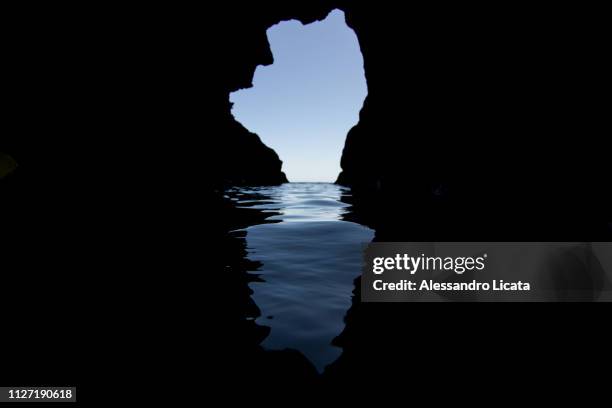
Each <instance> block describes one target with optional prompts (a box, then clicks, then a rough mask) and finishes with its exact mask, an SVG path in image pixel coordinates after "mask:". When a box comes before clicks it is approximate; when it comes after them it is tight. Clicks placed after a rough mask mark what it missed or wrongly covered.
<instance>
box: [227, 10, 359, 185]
mask: <svg viewBox="0 0 612 408" xmlns="http://www.w3.org/2000/svg"><path fill="white" fill-rule="evenodd" d="M267 37H268V42H269V44H270V49H271V51H272V55H273V57H274V62H273V63H272V64H271V65H268V66H261V65H260V66H258V67H257V69H256V71H255V75H254V78H253V83H252V86H251V87H250V88H247V89H241V90H238V91H236V92H233V93H231V94H230V101H231V102H232V104H233V105H232V114H233V116H234V118H235V119H236V120H237V121H239V122H240V123H242V124H243V125H244V126H245V127H246V128H247V129H249V130H250V131H251V132H253V133H256V134H257V135H259V137H260V138H261V140H262V141H263V142H264V143H265V144H266V145H267V146H269V147H271V148H272V149H274V150H275V151H276V152H277V154H278V155H279V157H280V159H281V160H282V161H283V167H282V170H283V171H284V172H285V174H286V175H287V178H288V179H289V181H290V182H332V183H333V182H334V180H336V178H337V177H338V174H339V173H340V170H341V169H340V158H341V154H342V149H343V148H344V143H345V140H346V135H347V133H348V131H349V130H350V128H351V127H353V126H354V125H356V124H357V122H358V121H359V111H360V109H361V107H362V106H363V102H364V100H365V97H366V95H367V84H366V80H365V73H364V68H363V56H362V54H361V50H360V47H359V43H358V41H357V36H356V35H355V32H354V31H353V30H352V29H351V28H350V27H348V26H347V24H346V22H345V16H344V12H342V11H340V10H337V9H336V10H333V11H332V12H330V13H329V14H328V15H327V17H326V18H325V19H323V20H321V21H316V22H313V23H310V24H306V25H304V24H302V23H301V22H299V21H297V20H289V21H282V22H280V23H278V24H276V25H273V26H271V27H270V28H268V30H267Z"/></svg>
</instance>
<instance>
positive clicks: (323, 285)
mask: <svg viewBox="0 0 612 408" xmlns="http://www.w3.org/2000/svg"><path fill="white" fill-rule="evenodd" d="M228 194H229V195H230V196H232V197H233V199H234V201H235V202H236V204H237V206H238V207H240V206H246V207H249V208H256V209H259V210H261V211H264V212H266V213H270V216H269V217H268V219H267V221H269V222H271V223H266V224H261V225H255V226H251V227H249V228H247V229H246V232H247V235H246V242H247V246H248V258H249V259H250V260H253V261H259V262H261V264H262V266H261V267H260V268H258V269H257V270H256V271H252V273H255V274H259V275H260V276H259V277H260V279H259V280H260V281H258V282H252V283H251V284H250V288H251V289H252V290H253V292H254V293H253V295H252V298H253V300H254V301H255V303H256V304H257V306H258V307H259V309H260V310H261V316H260V317H259V318H258V319H257V320H256V322H257V323H258V324H260V325H263V326H268V327H270V328H271V332H270V334H269V336H268V337H267V338H266V339H265V340H264V342H263V343H262V346H263V347H264V348H267V349H273V350H275V349H285V348H292V349H297V350H299V351H301V352H302V353H303V354H304V355H305V356H306V357H307V358H308V359H309V360H310V361H311V362H312V363H313V364H314V365H315V366H316V367H317V369H318V370H319V371H322V370H323V369H324V368H325V366H326V365H327V364H329V363H331V362H333V361H334V360H335V359H336V358H338V356H339V355H340V352H341V349H339V348H337V347H335V346H332V344H331V341H332V340H333V339H334V337H336V336H337V335H338V334H340V332H341V331H342V329H343V328H344V322H343V318H344V316H345V314H346V312H347V310H348V309H349V307H350V305H351V295H352V291H353V289H354V282H353V281H354V279H355V278H356V277H357V276H359V275H360V273H361V267H362V250H363V248H364V247H365V245H367V244H368V243H369V242H370V241H371V240H372V238H373V236H374V232H373V230H371V229H369V228H367V227H364V226H362V225H359V224H355V223H352V222H346V221H343V220H342V215H343V214H344V213H346V212H347V211H349V207H350V206H349V204H346V203H344V202H342V201H341V199H342V198H345V197H347V196H348V195H349V194H350V190H348V189H346V188H344V187H340V186H337V185H334V184H328V183H287V184H283V185H281V186H275V187H259V188H235V189H232V190H230V191H229V192H228Z"/></svg>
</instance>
